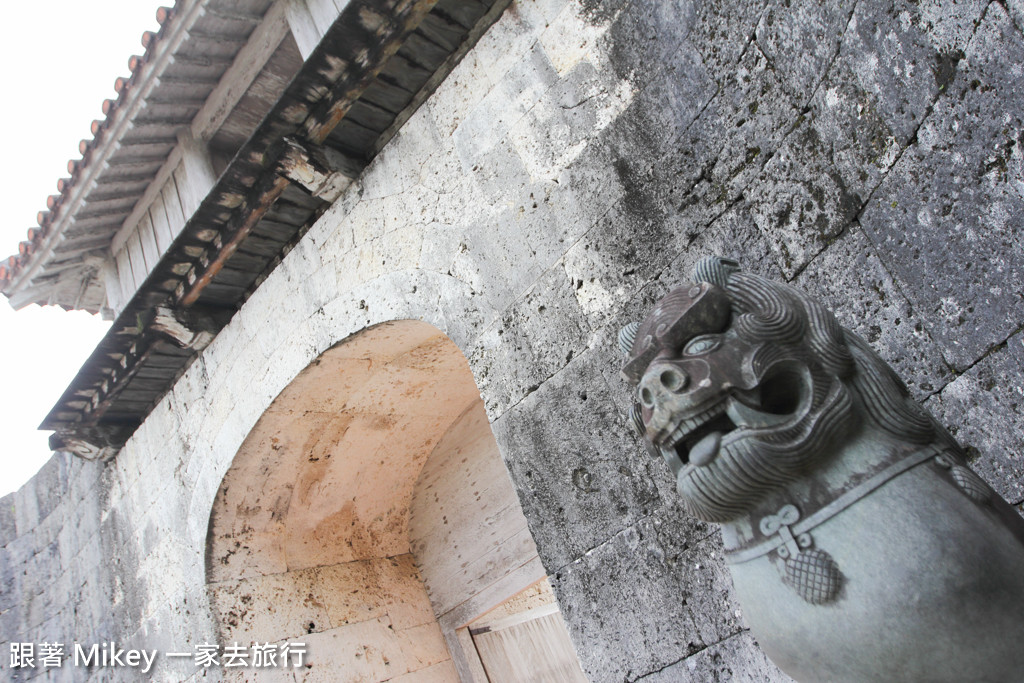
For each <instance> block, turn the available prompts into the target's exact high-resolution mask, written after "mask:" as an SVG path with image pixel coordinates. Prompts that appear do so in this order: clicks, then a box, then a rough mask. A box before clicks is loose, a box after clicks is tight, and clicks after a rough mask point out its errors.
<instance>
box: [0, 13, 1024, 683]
mask: <svg viewBox="0 0 1024 683" xmlns="http://www.w3.org/2000/svg"><path fill="white" fill-rule="evenodd" d="M1022 27H1024V7H1022V6H1021V4H1020V3H1019V2H1018V1H1017V0H1008V1H1007V2H1006V3H1002V2H994V1H992V2H985V1H983V0H968V1H965V2H957V3H951V2H942V3H940V2H937V1H930V0H920V1H919V2H895V3H890V2H881V1H878V0H859V1H858V2H852V1H845V2H836V3H827V4H822V3H820V2H817V1H816V0H785V1H783V0H779V1H775V0H771V1H769V0H747V1H743V0H737V1H735V2H723V3H696V2H694V3H690V2H683V1H681V0H680V1H666V2H641V1H640V0H633V1H632V2H629V1H626V0H608V1H606V2H600V1H598V0H580V1H579V2H577V1H575V0H573V1H570V0H535V1H534V0H523V1H522V2H517V3H514V4H513V6H512V7H511V8H510V9H509V10H508V11H507V12H506V13H505V15H504V16H503V17H502V18H501V19H500V20H499V22H498V23H497V24H496V25H495V26H494V27H493V28H492V29H491V30H490V31H489V32H488V33H487V34H486V35H485V36H484V37H483V39H482V40H481V41H480V43H479V44H478V45H477V47H476V48H474V50H473V51H472V52H471V53H470V54H469V55H468V56H467V57H466V58H465V60H464V61H463V62H462V63H461V64H460V65H459V67H458V68H457V69H456V70H455V71H454V73H453V74H452V75H451V76H450V77H449V78H448V79H447V80H446V81H445V83H443V84H442V85H441V87H440V88H439V90H438V91H437V92H436V93H435V95H434V96H433V97H432V98H431V99H430V100H429V101H428V102H427V103H426V105H425V106H424V107H422V108H421V109H420V111H419V112H418V113H417V114H416V115H415V116H414V117H413V118H412V119H411V120H410V121H409V122H408V124H406V126H405V128H404V129H403V130H402V132H401V133H400V134H399V135H398V136H397V137H395V138H394V139H393V140H392V141H391V143H389V145H388V147H387V148H385V149H384V150H383V152H382V153H381V154H380V155H379V156H378V157H377V158H376V160H375V161H374V162H373V163H372V164H371V165H370V167H369V168H368V169H367V170H366V172H365V173H364V175H363V177H362V178H361V180H360V181H359V182H358V183H357V184H356V185H354V186H353V187H352V188H350V190H349V191H348V192H347V193H346V194H345V195H344V196H343V197H342V198H341V199H340V200H339V201H338V202H337V203H336V204H335V205H334V206H333V207H332V208H331V209H330V210H329V211H328V212H327V213H326V214H325V215H324V216H323V217H322V218H321V219H320V221H319V222H318V223H317V224H316V225H315V226H314V227H313V228H312V229H311V230H310V231H309V233H308V234H307V235H306V236H305V237H304V238H303V240H302V241H301V242H300V243H299V244H298V245H297V246H296V247H295V248H294V250H293V251H292V252H291V253H290V254H289V255H288V256H287V258H285V260H284V261H283V263H282V264H281V266H279V267H278V268H277V270H276V271H275V272H274V273H273V274H272V275H271V276H270V277H269V278H268V279H267V280H266V282H264V284H263V285H262V286H261V287H260V289H259V290H258V291H257V292H256V293H255V294H254V295H253V296H252V298H251V299H250V300H249V301H248V302H247V303H246V304H245V305H244V307H243V308H242V309H241V310H240V311H239V313H238V314H237V315H236V316H235V318H234V320H233V321H232V322H231V323H230V324H229V325H228V327H227V328H225V329H224V331H223V332H222V333H221V334H220V336H219V337H218V338H217V339H216V340H215V341H214V342H213V343H212V344H211V345H210V346H209V347H208V348H207V349H206V351H205V352H204V354H203V355H202V357H201V358H200V359H199V360H198V361H197V362H196V363H195V364H193V365H192V367H191V368H190V369H189V370H188V371H187V372H186V373H185V374H184V376H183V377H182V378H181V379H180V380H179V382H178V383H177V385H176V386H175V388H174V390H173V391H172V392H171V393H170V394H169V395H168V396H167V397H166V398H165V399H164V400H163V401H162V402H161V403H160V404H159V405H158V406H157V407H156V409H155V410H154V411H153V413H152V414H151V416H150V417H149V419H148V420H147V421H146V422H145V423H144V424H143V426H142V427H141V428H140V429H139V430H138V432H137V433H136V434H135V436H134V437H133V438H132V439H131V441H129V443H128V444H127V445H126V446H125V448H124V449H123V450H122V452H121V453H120V454H119V455H118V456H117V458H116V459H115V460H114V461H112V462H111V463H109V464H107V465H106V466H100V465H93V464H86V463H81V462H78V461H73V460H71V459H69V458H68V457H66V456H62V455H58V456H55V458H54V460H53V461H51V463H50V464H49V465H48V466H47V468H46V469H45V470H44V471H43V472H42V473H41V474H40V475H39V476H38V477H37V478H36V479H35V480H33V482H31V483H29V484H28V485H27V486H26V487H25V488H24V489H22V491H20V492H18V493H17V494H15V495H14V496H13V497H8V498H5V499H4V505H3V510H2V511H0V515H2V517H0V519H2V520H3V526H2V528H3V534H4V535H3V541H4V543H5V551H4V553H3V555H2V558H3V559H2V562H3V563H4V564H3V566H2V571H3V582H4V591H3V600H4V605H3V607H2V609H3V610H4V611H3V613H2V615H0V619H2V624H3V628H2V636H3V639H4V640H11V639H14V638H15V637H17V638H19V639H26V640H28V639H41V638H43V637H47V638H49V637H53V638H59V639H62V640H63V641H65V642H72V641H75V640H78V641H80V642H85V641H90V642H92V641H99V640H100V639H104V638H116V639H118V640H121V641H124V642H126V643H140V644H141V643H145V644H146V647H149V648H154V647H155V648H158V649H160V651H161V652H163V651H167V650H175V649H177V650H181V649H188V648H190V647H192V646H193V645H194V644H196V643H201V642H203V641H205V640H209V641H211V642H212V640H213V639H214V638H215V632H214V624H213V620H212V617H211V614H210V607H209V604H208V601H207V597H206V585H205V565H204V552H205V548H206V541H207V524H208V521H209V515H210V510H211V506H212V503H213V500H214V496H215V494H216V492H217V490H218V487H219V486H220V484H221V481H222V478H223V476H224V473H225V472H226V471H227V469H228V467H229V466H230V464H231V461H232V458H233V457H234V455H235V453H236V452H237V451H238V449H239V447H240V445H241V443H242V442H243V440H244V439H245V437H246V435H247V434H248V433H249V431H250V429H251V428H252V427H253V425H254V424H255V423H256V421H257V420H258V419H259V417H260V416H261V415H262V414H263V412H264V411H265V410H266V408H267V407H268V406H269V405H270V403H271V401H272V400H273V399H274V397H275V396H276V395H277V394H278V393H279V392H280V391H281V390H282V389H283V388H284V387H285V386H287V384H288V383H289V382H290V381H291V380H292V379H293V378H294V377H295V376H296V375H297V374H298V373H299V372H300V371H301V370H302V369H303V368H304V367H306V365H307V364H309V363H310V362H311V361H313V360H314V359H316V358H317V357H318V356H319V354H321V353H322V352H323V351H325V350H326V349H328V348H329V347H331V346H332V345H333V344H335V343H336V342H338V341H339V340H341V339H344V338H345V337H347V336H348V335H350V334H352V333H354V332H357V331H359V330H360V329H363V328H365V327H367V326H369V325H372V324H375V323H379V322H384V321H388V320H396V319H419V320H425V321H427V322H430V323H431V324H433V325H435V326H437V327H438V328H440V329H441V330H443V331H444V332H445V333H446V334H448V336H449V337H450V338H451V339H452V340H453V341H454V342H455V343H456V344H457V345H458V346H459V348H460V349H461V350H462V351H463V353H464V354H465V355H466V356H467V357H468V358H469V360H470V366H471V368H472V370H473V373H474V376H475V378H476V381H477V384H478V386H479V389H480V391H481V394H482V396H483V398H484V401H485V406H486V409H487V412H488V415H489V417H490V419H491V423H492V427H493V429H494V432H495V436H496V438H497V441H498V444H499V447H500V449H501V452H502V455H503V457H504V458H505V461H506V464H507V466H508V468H509V471H510V473H511V476H512V479H513V482H514V483H515V485H516V487H517V490H518V493H519V496H520V501H521V503H522V506H523V509H524V512H525V514H526V517H527V520H528V521H529V524H530V529H531V531H532V533H533V535H534V538H535V540H536V543H537V547H538V551H539V553H540V556H541V559H542V561H543V563H544V565H545V568H546V570H547V572H548V573H549V575H550V576H551V582H552V585H553V587H554V590H555V593H556V595H557V597H558V600H559V602H560V605H561V608H562V611H563V614H564V616H565V619H566V623H567V624H568V626H569V629H570V633H571V635H572V637H573V639H574V642H575V644H576V646H577V648H578V652H579V656H580V659H581V661H582V663H583V666H584V669H585V670H586V671H587V672H588V674H589V675H590V676H591V678H592V679H593V680H595V681H620V680H629V681H633V680H640V679H646V680H650V681H654V680H666V681H667V680H673V681H678V680H694V681H706V680H719V679H731V680H750V681H765V680H785V677H784V676H782V675H781V674H780V673H778V671H777V670H775V669H774V667H773V666H772V665H771V664H770V663H769V662H767V660H765V659H764V657H763V655H761V654H760V653H759V651H758V650H757V648H756V646H755V643H754V642H753V639H752V638H751V637H750V636H749V634H748V633H747V632H746V630H745V627H744V621H743V615H742V612H741V610H740V607H739V605H738V604H736V603H735V601H734V600H733V598H732V595H731V588H730V582H729V578H728V574H727V572H726V570H725V568H724V565H723V562H722V558H721V552H720V545H719V540H718V538H717V535H716V533H715V531H714V530H713V529H712V528H711V527H709V526H707V525H704V524H700V523H697V522H694V521H692V520H688V519H687V518H686V517H685V515H684V514H683V513H682V510H681V507H680V506H679V504H678V503H677V502H676V497H675V494H674V491H673V488H672V483H671V478H670V475H669V473H668V471H667V469H666V468H665V467H664V466H663V465H662V464H660V463H658V462H655V461H652V460H651V459H649V458H648V457H647V456H646V455H645V454H644V453H643V451H642V449H641V448H640V446H639V444H638V443H637V442H636V441H635V440H634V438H633V437H632V436H631V435H630V434H629V433H628V430H627V428H626V427H625V425H624V423H623V420H622V417H621V416H622V414H623V413H624V411H625V410H626V409H627V408H628V406H629V403H630V396H629V392H628V390H627V387H626V385H625V384H624V383H623V382H622V381H621V380H620V379H619V378H618V376H617V373H618V364H619V363H620V358H619V356H618V353H617V350H616V345H615V343H614V339H615V335H616V333H617V331H618V329H619V327H620V326H621V325H623V324H625V323H626V322H628V321H630V320H632V319H636V318H639V317H641V316H642V314H643V312H644V311H645V310H646V308H647V307H648V306H649V305H650V304H651V303H652V302H653V301H654V300H656V299H657V298H658V297H659V296H660V295H662V294H664V293H665V292H666V291H667V290H668V289H669V288H671V287H672V286H673V285H674V284H675V283H677V282H679V281H681V280H683V279H685V278H686V277H687V274H688V272H689V270H690V267H691V266H692V264H693V263H695V262H696V261H697V260H698V259H699V258H700V257H702V256H704V255H706V254H708V253H722V254H731V255H733V256H736V257H738V258H739V259H740V260H741V261H742V262H743V263H744V265H745V266H746V267H747V268H749V269H751V270H753V271H755V272H758V273H761V274H764V275H767V276H770V277H773V278H782V279H787V280H791V281H793V282H794V283H795V284H796V285H798V286H801V287H804V288H805V289H807V290H809V291H811V292H813V293H815V294H817V295H819V296H821V297H822V298H823V299H825V300H826V301H828V302H829V303H830V304H831V305H832V306H833V307H834V308H835V311H836V314H837V316H838V317H839V319H840V320H841V322H843V323H844V324H845V325H848V326H849V327H851V328H853V329H854V330H855V331H857V332H858V333H860V334H861V335H863V336H864V337H865V338H867V339H868V340H869V341H870V342H871V343H872V344H873V345H874V346H875V348H876V349H877V350H878V351H879V352H880V353H881V354H882V355H883V357H885V358H886V359H887V360H889V361H890V362H891V363H892V364H893V366H894V367H896V368H897V370H898V371H899V372H900V373H901V374H902V376H903V377H904V379H905V380H906V381H907V383H908V385H909V387H910V389H911V392H912V393H913V394H914V396H915V397H917V398H918V399H920V400H922V401H923V402H924V403H925V405H926V406H928V407H929V408H930V409H931V410H932V411H933V412H934V413H935V414H936V415H937V416H938V417H939V418H940V420H941V421H943V422H944V423H945V424H946V425H947V427H948V428H949V429H950V431H951V432H953V433H954V434H955V435H956V436H957V437H958V438H959V439H960V440H961V441H962V442H963V443H964V445H965V446H967V447H968V450H969V452H970V453H971V455H972V458H973V459H974V460H973V464H974V466H975V468H976V469H977V470H978V471H979V472H980V473H981V474H982V476H983V477H985V478H986V479H987V480H988V481H989V482H990V483H991V484H992V485H993V487H995V488H996V490H997V491H999V492H1000V493H1001V494H1002V495H1003V496H1004V497H1006V498H1007V499H1008V500H1009V501H1011V502H1012V503H1014V504H1015V505H1018V506H1020V505H1021V503H1022V501H1024V464H1022V462H1021V460H1020V458H1019V456H1018V454H1019V453H1020V452H1021V451H1022V447H1024V426H1022V421H1021V413H1022V412H1024V407H1022V406H1024V396H1022V392H1021V386H1024V381H1022V379H1024V378H1022V370H1021V368H1022V367H1024V363H1022V357H1024V335H1022V334H1021V329H1022V323H1024V298H1022V297H1021V294H1020V293H1021V291H1024V248H1022V247H1024V238H1022V231H1021V225H1022V220H1024V170H1022V165H1024V164H1022V151H1024V150H1022V148H1024V135H1022V133H1021V130H1022V122H1021V117H1022V113H1021V112H1024V88H1022V86H1021V85H1020V83H1021V78H1020V73H1019V70H1020V64H1021V63H1024V34H1022V31H1021V29H1022ZM55 492H61V493H60V494H59V495H58V494H57V493H55ZM12 520H13V521H12ZM9 586H10V587H11V588H10V589H8V587H9ZM51 634H52V635H51ZM3 647H4V651H5V652H6V647H7V646H6V645H3ZM3 671H4V673H5V674H11V673H13V672H9V671H7V670H6V669H4V670H3ZM156 671H157V674H156V675H157V678H158V679H161V680H181V679H186V678H189V677H195V676H199V675H201V672H200V673H197V672H196V670H195V669H194V667H192V665H191V662H168V661H166V660H160V661H158V662H157V666H156ZM87 673H88V672H85V671H84V670H73V669H72V670H70V671H69V670H64V671H63V672H60V674H58V675H54V672H50V674H51V675H50V677H51V678H52V679H54V680H58V679H61V676H63V677H64V678H68V679H72V680H82V679H84V678H86V674H87ZM109 674H110V671H109V670H108V671H105V672H104V671H99V670H96V671H94V672H93V680H105V679H106V678H105V677H106V676H107V675H109ZM114 674H115V676H117V675H120V676H123V677H125V678H130V677H131V676H130V675H129V674H128V673H126V672H125V671H124V670H121V671H120V672H114Z"/></svg>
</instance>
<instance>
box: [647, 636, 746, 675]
mask: <svg viewBox="0 0 1024 683" xmlns="http://www.w3.org/2000/svg"><path fill="white" fill-rule="evenodd" d="M749 632H750V629H746V628H745V629H741V630H739V631H737V632H736V633H733V634H732V635H730V636H726V637H725V638H722V639H721V640H718V641H716V642H714V643H708V644H707V645H705V646H704V647H702V648H699V649H697V650H694V651H693V652H691V653H690V654H688V655H686V656H685V657H680V658H679V659H677V660H675V661H674V662H669V663H668V664H666V665H665V666H663V667H661V668H659V669H655V670H654V671H649V672H647V673H645V674H642V675H640V676H637V677H636V678H630V679H627V681H628V682H629V683H637V682H638V681H642V680H644V679H646V678H650V677H651V676H655V675H657V674H660V673H661V672H662V671H665V670H666V669H668V668H671V667H673V666H675V665H677V664H680V663H682V662H685V661H686V660H687V659H689V658H690V657H694V656H696V655H698V654H700V653H701V652H704V650H707V649H708V648H709V647H715V646H716V645H721V644H722V643H724V642H726V641H728V640H732V639H733V638H736V637H738V636H741V635H743V634H744V633H749Z"/></svg>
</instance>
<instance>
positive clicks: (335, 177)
mask: <svg viewBox="0 0 1024 683" xmlns="http://www.w3.org/2000/svg"><path fill="white" fill-rule="evenodd" d="M284 145H285V146H284V151H283V153H282V154H281V158H280V160H279V161H278V173H280V174H281V175H282V176H284V177H285V178H288V179H289V180H291V181H292V182H295V183H298V184H299V185H301V186H302V187H304V188H306V190H307V191H308V192H309V193H310V194H312V195H313V196H314V197H319V198H320V199H323V200H324V201H328V202H333V201H334V200H336V199H337V198H338V197H340V196H341V193H342V192H344V191H345V188H347V187H348V186H349V185H351V184H352V181H353V180H355V179H356V178H357V177H358V176H359V174H360V173H362V171H363V167H364V166H365V163H364V162H363V161H361V160H359V159H353V158H352V157H349V156H347V155H345V154H342V153H341V152H339V151H337V150H334V149H331V148H330V147H319V146H311V145H304V144H302V143H301V142H299V141H298V140H296V139H295V138H294V137H287V138H285V139H284Z"/></svg>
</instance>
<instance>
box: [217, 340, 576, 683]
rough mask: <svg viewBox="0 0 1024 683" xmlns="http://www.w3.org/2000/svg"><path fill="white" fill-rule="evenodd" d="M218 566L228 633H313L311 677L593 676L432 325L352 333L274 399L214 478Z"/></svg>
mask: <svg viewBox="0 0 1024 683" xmlns="http://www.w3.org/2000/svg"><path fill="white" fill-rule="evenodd" d="M207 582H208V583H207V587H208V591H209V596H210V602H211V605H212V606H213V609H214V613H215V616H216V618H217V621H218V630H219V634H218V635H219V637H220V639H221V641H222V642H221V645H222V646H227V645H231V644H233V643H239V644H243V645H246V646H248V645H250V644H251V643H254V642H258V643H268V642H269V643H284V642H293V643H294V642H302V643H305V646H306V650H307V655H306V661H305V665H306V667H305V670H306V672H308V673H311V674H314V678H316V679H317V680H320V678H319V677H317V676H315V674H317V673H319V674H320V675H321V676H326V678H324V679H323V680H327V679H328V678H329V679H330V680H352V681H370V680H373V681H387V680H402V681H411V680H416V681H435V680H436V681H449V680H458V679H460V678H461V679H462V680H466V681H487V680H488V679H489V680H491V681H501V680H517V681H522V680H529V679H528V678H524V676H525V675H529V676H530V677H532V679H533V680H573V679H574V677H575V678H578V679H580V680H585V679H583V675H582V673H581V672H580V670H579V664H578V662H577V660H576V656H575V653H574V651H573V649H572V645H571V643H570V642H569V638H568V635H567V633H566V631H565V627H564V625H563V624H562V621H561V616H560V615H559V614H558V613H557V604H556V603H555V598H554V596H553V594H552V593H551V589H550V587H549V586H548V584H547V581H546V577H545V574H544V570H543V567H542V566H541V564H540V560H539V559H538V557H537V549H536V547H535V545H534V542H533V538H532V536H531V535H530V532H529V530H528V529H527V524H526V519H525V517H524V516H523V513H522V510H521V508H520V505H519V501H518V498H517V497H516V493H515V491H514V489H513V487H512V484H511V482H510V480H509V478H508V474H507V471H506V469H505V466H504V463H503V462H502V460H501V456H500V454H499V453H498V447H497V444H496V443H495V440H494V436H493V434H492V433H491V430H490V425H489V423H488V420H487V416H486V414H485V412H484V409H483V403H482V401H481V399H480V394H479V392H478V390H477V387H476V384H475V382H474V380H473V375H472V373H471V372H470V369H469V366H468V364H467V362H466V359H465V357H464V356H463V355H462V353H461V351H460V350H459V349H458V347H457V346H456V345H455V344H454V343H453V342H452V341H451V340H450V339H449V338H448V337H447V336H445V335H444V334H443V333H442V332H440V331H439V330H438V329H437V328H435V327H433V326H432V325H429V324H427V323H423V322H416V321H399V322H390V323H384V324H381V325H377V326H374V327H371V328H369V329H366V330H364V331H362V332H360V333H358V334H355V335H353V336H351V337H349V338H348V339H346V340H345V341H343V342H341V343H339V344H337V345H336V346H334V347H333V348H331V349H329V350H327V351H326V352H324V353H323V354H322V355H321V356H320V357H319V358H318V359H316V360H315V361H314V362H313V363H311V364H310V365H309V366H308V367H307V368H306V369H305V370H304V371H303V372H302V373H300V374H299V375H298V376H297V377H296V378H295V379H294V380H293V381H292V382H291V383H290V384H289V385H288V386H287V387H286V388H285V389H284V391H282V392H281V394H280V395H279V396H278V397H277V398H276V399H275V400H274V402H273V403H272V404H271V406H270V407H269V408H268V409H267V411H266V412H265V413H264V414H263V416H262V417H261V418H260V420H259V421H258V422H257V424H256V425H255V427H254V428H253V429H252V431H251V432H250V434H249V435H248V437H247V438H246V440H245V442H244V443H243V444H242V446H241V448H240V449H239V451H238V453H237V454H236V456H235V458H234V460H233V462H232V463H231V467H230V468H229V469H228V471H227V473H226V474H225V475H224V479H223V481H222V483H221V486H220V489H219V491H218V493H217V497H216V499H215V502H214V505H213V509H212V511H211V515H210V524H209V532H208V543H207ZM524 665H525V667H526V670H520V669H519V667H522V666H524ZM231 672H232V670H231V669H227V670H225V673H226V674H227V675H228V677H230V675H231ZM247 673H248V675H252V673H253V670H252V669H249V670H247ZM267 673H268V674H269V673H270V671H268V672H267ZM274 673H275V674H276V675H279V674H280V670H275V672H274Z"/></svg>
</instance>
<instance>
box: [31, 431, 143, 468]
mask: <svg viewBox="0 0 1024 683" xmlns="http://www.w3.org/2000/svg"><path fill="white" fill-rule="evenodd" d="M137 427H138V425H137V424H112V425H94V426H82V425H79V426H75V427H71V428H68V429H65V430H58V431H57V432H55V433H54V434H51V435H50V450H53V451H67V452H69V453H73V454H74V455H77V456H79V457H81V458H85V459H86V460H101V461H106V460H110V458H112V457H114V456H115V455H116V454H117V452H118V451H120V450H121V446H123V445H124V442H125V441H127V440H128V439H129V438H130V437H131V435H132V432H134V431H135V429H136V428H137Z"/></svg>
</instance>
